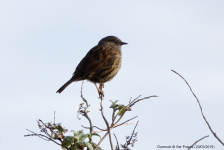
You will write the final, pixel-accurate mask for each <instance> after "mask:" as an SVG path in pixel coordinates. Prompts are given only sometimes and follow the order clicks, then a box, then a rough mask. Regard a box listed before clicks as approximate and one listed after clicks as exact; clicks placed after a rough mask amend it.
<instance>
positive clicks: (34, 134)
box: [24, 129, 61, 146]
mask: <svg viewBox="0 0 224 150" xmlns="http://www.w3.org/2000/svg"><path fill="white" fill-rule="evenodd" d="M26 130H27V131H29V132H31V133H33V134H28V135H24V137H27V136H38V137H39V138H41V139H43V140H45V141H52V142H54V143H56V144H58V145H60V146H61V144H59V143H58V142H56V141H55V140H54V139H52V138H49V137H47V136H46V135H42V134H37V133H35V132H33V131H30V130H28V129H26ZM43 137H44V138H46V139H44V138H43Z"/></svg>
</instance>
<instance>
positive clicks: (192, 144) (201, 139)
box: [187, 135, 209, 150]
mask: <svg viewBox="0 0 224 150" xmlns="http://www.w3.org/2000/svg"><path fill="white" fill-rule="evenodd" d="M207 137H209V136H208V135H207V136H204V137H203V138H201V139H199V140H197V141H196V142H194V144H192V145H191V146H190V147H189V148H188V149H187V150H189V149H191V148H193V146H194V145H195V144H197V143H198V142H199V141H201V140H203V139H204V138H207Z"/></svg>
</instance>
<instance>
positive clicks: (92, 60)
mask: <svg viewBox="0 0 224 150" xmlns="http://www.w3.org/2000/svg"><path fill="white" fill-rule="evenodd" d="M124 44H127V43H125V42H122V41H121V40H120V39H119V38H117V37H115V36H107V37H105V38H103V39H101V40H100V41H99V43H98V45H97V46H95V47H93V48H92V49H91V50H90V51H89V52H88V53H87V54H86V56H85V57H84V58H83V59H82V60H81V61H80V63H79V64H78V66H77V67H76V70H75V72H74V73H73V76H72V78H71V79H70V80H69V81H68V82H66V83H65V84H64V85H63V86H62V87H61V88H60V89H59V90H58V91H57V92H56V93H61V92H62V91H63V90H64V89H65V88H66V87H67V86H68V85H69V84H71V83H72V82H74V81H80V80H89V81H91V82H93V83H94V84H95V86H96V88H97V90H98V92H99V96H100V97H101V96H104V94H103V93H104V92H103V91H102V87H104V83H105V82H108V81H110V80H112V79H113V78H114V77H115V75H116V74H117V73H118V71H119V70H120V68H121V59H122V54H121V46H122V45H124ZM96 83H99V84H100V89H99V88H98V87H97V85H96Z"/></svg>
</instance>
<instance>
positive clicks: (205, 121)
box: [171, 70, 224, 146]
mask: <svg viewBox="0 0 224 150" xmlns="http://www.w3.org/2000/svg"><path fill="white" fill-rule="evenodd" d="M171 71H172V72H174V73H176V74H177V75H178V76H180V77H181V78H182V79H183V80H184V81H185V82H186V84H187V85H188V87H189V88H190V91H191V93H192V94H193V95H194V97H195V98H196V100H197V102H198V104H199V107H200V109H201V115H202V117H203V118H204V120H205V122H206V124H207V125H208V128H209V129H210V131H211V132H212V134H213V135H214V137H215V138H216V139H217V140H218V141H219V142H220V143H221V144H222V145H223V146H224V143H223V142H222V141H221V140H220V139H219V138H218V136H217V135H216V133H215V132H214V131H213V130H212V128H211V126H210V125H209V123H208V121H207V119H206V118H205V116H204V113H203V111H202V107H201V104H200V102H199V99H198V98H197V96H196V95H195V94H194V92H193V90H192V89H191V86H190V85H189V84H188V82H187V81H186V80H185V79H184V77H182V76H181V75H180V74H179V73H177V72H176V71H174V70H171Z"/></svg>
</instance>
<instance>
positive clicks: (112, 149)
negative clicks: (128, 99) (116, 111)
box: [100, 86, 114, 150]
mask: <svg viewBox="0 0 224 150" xmlns="http://www.w3.org/2000/svg"><path fill="white" fill-rule="evenodd" d="M100 90H101V91H102V86H100ZM100 99H101V102H100V107H101V115H102V117H103V120H104V121H105V123H106V126H107V132H108V133H109V139H110V146H111V150H114V146H113V141H112V135H111V128H110V126H109V123H108V121H107V119H106V118H105V116H104V113H103V96H102V95H101V96H100Z"/></svg>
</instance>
